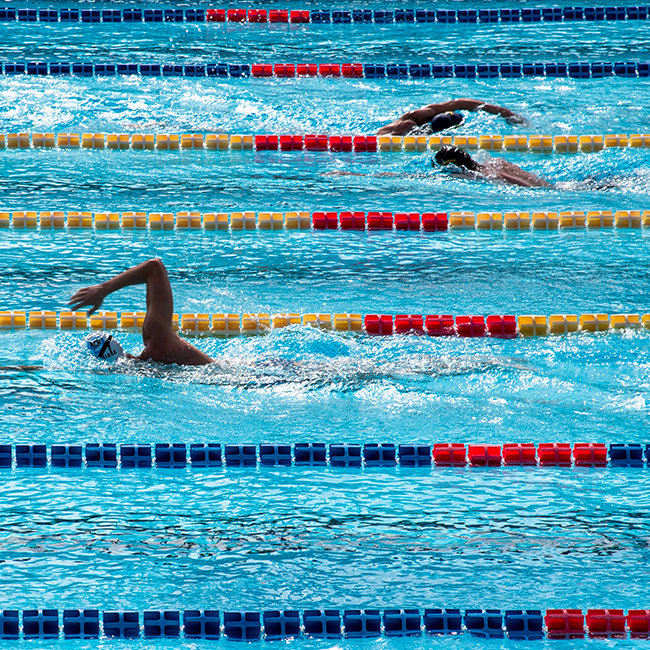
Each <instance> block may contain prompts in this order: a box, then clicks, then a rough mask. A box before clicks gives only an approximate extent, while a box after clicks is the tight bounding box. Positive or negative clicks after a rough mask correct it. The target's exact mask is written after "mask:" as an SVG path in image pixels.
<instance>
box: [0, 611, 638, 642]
mask: <svg viewBox="0 0 650 650" xmlns="http://www.w3.org/2000/svg"><path fill="white" fill-rule="evenodd" d="M0 632H1V635H0V639H2V640H14V641H16V640H19V639H25V640H28V639H53V640H57V639H58V640H61V639H99V638H130V639H136V638H142V637H144V638H145V639H156V638H167V639H180V638H184V639H213V640H216V639H220V638H224V639H229V640H234V641H259V640H268V641H277V640H281V639H287V640H290V639H293V638H296V637H303V636H304V637H311V638H327V639H336V638H338V639H343V638H346V639H354V638H363V639H371V638H378V637H382V636H385V637H422V636H447V635H459V634H470V635H472V636H474V637H479V638H484V639H499V638H500V639H503V638H509V639H512V640H541V639H583V638H585V637H587V638H591V639H607V638H609V639H612V640H614V639H621V638H623V639H627V638H632V639H634V638H636V639H647V638H648V637H649V635H650V610H648V609H637V610H633V609H630V610H628V611H627V613H626V612H625V610H623V609H587V610H586V611H583V610H582V609H578V608H567V609H546V610H542V609H507V610H500V609H469V608H468V609H462V610H461V609H449V608H446V609H444V608H433V607H432V608H403V609H400V608H394V609H386V608H377V609H373V608H366V609H352V608H347V609H344V608H336V607H331V608H324V609H300V610H299V609H293V610H282V609H280V608H278V609H275V610H264V611H254V610H253V611H251V610H215V609H212V610H208V609H185V610H179V609H153V610H146V611H144V612H140V611H138V610H110V609H109V610H99V609H90V608H89V609H63V610H58V609H32V610H22V611H20V610H13V609H5V610H2V611H0ZM0 644H1V641H0Z"/></svg>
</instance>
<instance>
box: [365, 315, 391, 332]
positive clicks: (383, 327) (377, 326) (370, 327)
mask: <svg viewBox="0 0 650 650" xmlns="http://www.w3.org/2000/svg"><path fill="white" fill-rule="evenodd" d="M364 325H365V327H366V332H367V333H368V334H379V335H383V336H387V335H389V334H392V333H393V317H392V316H389V315H387V314H382V315H378V314H368V315H366V318H365V320H364Z"/></svg>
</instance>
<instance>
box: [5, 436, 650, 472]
mask: <svg viewBox="0 0 650 650" xmlns="http://www.w3.org/2000/svg"><path fill="white" fill-rule="evenodd" d="M518 465H525V466H537V467H557V466H559V467H571V466H574V467H599V468H602V467H608V466H609V467H637V468H642V467H646V466H648V465H650V444H648V443H644V444H641V443H612V444H610V445H609V446H606V445H605V444H602V443H576V444H575V445H570V444H568V443H541V444H540V445H539V446H537V447H536V446H535V445H533V444H531V443H508V444H505V445H503V446H500V445H491V444H468V445H465V444H462V443H434V444H394V443H365V444H356V443H331V444H326V443H317V442H297V443H294V444H286V443H262V444H260V445H254V444H241V443H238V444H230V443H226V444H221V443H189V444H186V443H155V444H117V443H86V444H85V445H77V444H57V443H53V444H51V445H47V444H43V443H37V444H15V445H8V444H4V445H0V468H4V469H11V468H15V469H23V468H47V467H52V468H88V469H92V468H104V469H117V468H121V469H124V470H127V469H152V468H158V469H186V468H208V469H221V468H224V467H227V468H230V467H251V468H252V467H258V466H259V467H292V466H295V467H348V468H357V469H361V468H373V467H385V468H395V467H397V466H400V467H409V468H416V467H421V468H427V467H432V466H438V467H449V466H454V467H467V466H469V467H502V466H518Z"/></svg>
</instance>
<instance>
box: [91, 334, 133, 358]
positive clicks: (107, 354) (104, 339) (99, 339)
mask: <svg viewBox="0 0 650 650" xmlns="http://www.w3.org/2000/svg"><path fill="white" fill-rule="evenodd" d="M86 347H87V348H88V351H89V352H90V353H91V354H92V355H93V356H94V357H97V358H98V359H103V360H104V361H115V360H116V359H119V358H120V357H122V356H124V350H123V349H122V346H121V345H120V344H119V342H118V341H117V340H115V339H114V338H113V336H112V335H111V334H107V333H106V332H93V333H92V334H88V336H87V337H86Z"/></svg>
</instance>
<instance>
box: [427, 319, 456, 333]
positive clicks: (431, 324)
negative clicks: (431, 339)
mask: <svg viewBox="0 0 650 650" xmlns="http://www.w3.org/2000/svg"><path fill="white" fill-rule="evenodd" d="M424 327H425V329H426V330H427V334H428V335H429V336H453V335H454V334H455V333H456V328H455V327H454V317H453V316H452V315H451V314H430V315H429V316H427V317H426V318H425V319H424Z"/></svg>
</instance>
